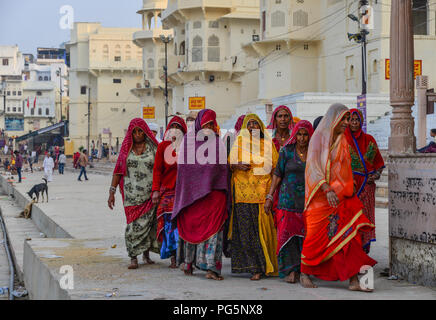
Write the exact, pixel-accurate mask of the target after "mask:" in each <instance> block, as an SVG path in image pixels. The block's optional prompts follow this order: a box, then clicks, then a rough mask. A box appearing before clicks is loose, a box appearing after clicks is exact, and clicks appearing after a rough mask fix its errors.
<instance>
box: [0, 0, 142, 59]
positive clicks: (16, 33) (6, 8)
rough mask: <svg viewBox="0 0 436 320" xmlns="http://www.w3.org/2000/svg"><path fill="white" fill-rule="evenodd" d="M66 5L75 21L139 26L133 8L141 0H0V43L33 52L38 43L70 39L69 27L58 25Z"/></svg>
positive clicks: (54, 43)
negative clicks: (69, 7)
mask: <svg viewBox="0 0 436 320" xmlns="http://www.w3.org/2000/svg"><path fill="white" fill-rule="evenodd" d="M66 5H69V6H71V8H73V10H74V21H76V22H101V24H102V26H104V27H119V28H141V16H140V15H139V14H137V13H136V12H137V11H138V10H139V9H141V8H142V0H0V45H16V44H17V45H18V47H19V50H20V51H21V52H22V53H32V54H34V55H35V54H36V48H38V47H48V48H58V47H59V45H60V44H61V43H63V42H66V41H69V39H70V30H69V29H62V28H61V27H60V25H59V23H60V22H61V20H62V17H63V16H65V13H64V14H61V13H60V9H61V8H62V7H63V6H66ZM65 20H66V19H65V18H64V19H63V21H65Z"/></svg>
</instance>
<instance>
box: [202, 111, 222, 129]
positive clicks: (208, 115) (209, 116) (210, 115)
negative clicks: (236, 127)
mask: <svg viewBox="0 0 436 320" xmlns="http://www.w3.org/2000/svg"><path fill="white" fill-rule="evenodd" d="M209 122H213V123H214V125H215V128H216V127H217V126H218V123H217V122H216V113H215V111H213V110H206V112H205V113H204V114H203V117H202V118H201V122H200V124H201V127H203V126H204V125H205V124H208V123H209Z"/></svg>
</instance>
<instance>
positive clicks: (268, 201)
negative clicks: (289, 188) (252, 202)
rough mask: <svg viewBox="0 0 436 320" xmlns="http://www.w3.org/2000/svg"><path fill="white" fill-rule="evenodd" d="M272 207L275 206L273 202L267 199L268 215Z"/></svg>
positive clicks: (266, 209) (265, 205) (266, 208)
mask: <svg viewBox="0 0 436 320" xmlns="http://www.w3.org/2000/svg"><path fill="white" fill-rule="evenodd" d="M272 206H273V202H272V201H271V199H266V201H265V204H264V208H265V212H266V213H267V214H268V213H270V212H271V209H272Z"/></svg>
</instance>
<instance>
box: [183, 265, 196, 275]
mask: <svg viewBox="0 0 436 320" xmlns="http://www.w3.org/2000/svg"><path fill="white" fill-rule="evenodd" d="M182 265H183V266H185V263H183V264H182ZM182 270H183V272H184V273H185V276H192V275H193V274H194V268H193V266H192V263H187V264H186V268H185V267H184V268H183V269H182Z"/></svg>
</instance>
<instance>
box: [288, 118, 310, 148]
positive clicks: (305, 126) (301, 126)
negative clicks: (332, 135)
mask: <svg viewBox="0 0 436 320" xmlns="http://www.w3.org/2000/svg"><path fill="white" fill-rule="evenodd" d="M300 129H306V131H307V133H308V134H309V140H310V138H312V135H313V132H314V130H313V126H312V124H311V123H310V122H309V121H307V120H300V121H298V123H297V124H296V125H295V127H294V129H292V133H291V137H290V138H289V140H288V141H287V142H286V143H285V144H284V145H288V144H294V143H296V142H297V133H298V131H300Z"/></svg>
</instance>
